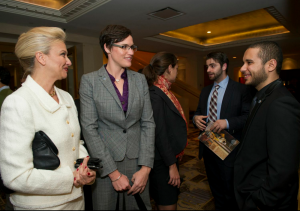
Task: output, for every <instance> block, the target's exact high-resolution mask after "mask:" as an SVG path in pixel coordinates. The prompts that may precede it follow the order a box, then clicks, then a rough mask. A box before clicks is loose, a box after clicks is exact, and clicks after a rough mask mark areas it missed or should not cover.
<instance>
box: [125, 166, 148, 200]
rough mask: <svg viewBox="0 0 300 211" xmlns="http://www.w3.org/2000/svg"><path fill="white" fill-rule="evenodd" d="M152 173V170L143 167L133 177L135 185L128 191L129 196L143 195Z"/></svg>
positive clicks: (132, 180)
mask: <svg viewBox="0 0 300 211" xmlns="http://www.w3.org/2000/svg"><path fill="white" fill-rule="evenodd" d="M150 171H151V168H149V167H147V166H142V168H141V169H140V170H139V171H137V172H136V173H135V174H134V175H133V176H132V179H131V182H132V183H133V185H132V187H131V189H130V190H129V191H128V193H127V194H128V195H129V194H132V195H134V194H136V193H142V192H143V191H144V190H145V187H146V184H147V181H148V177H149V173H150Z"/></svg>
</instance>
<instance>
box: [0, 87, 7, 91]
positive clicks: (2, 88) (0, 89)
mask: <svg viewBox="0 0 300 211" xmlns="http://www.w3.org/2000/svg"><path fill="white" fill-rule="evenodd" d="M4 89H9V86H3V87H1V88H0V92H1V91H2V90H4Z"/></svg>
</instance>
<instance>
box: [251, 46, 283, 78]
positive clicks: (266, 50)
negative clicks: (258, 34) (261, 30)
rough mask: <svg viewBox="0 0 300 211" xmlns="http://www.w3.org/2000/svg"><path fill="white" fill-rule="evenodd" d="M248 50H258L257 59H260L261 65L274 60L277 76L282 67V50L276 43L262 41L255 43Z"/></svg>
mask: <svg viewBox="0 0 300 211" xmlns="http://www.w3.org/2000/svg"><path fill="white" fill-rule="evenodd" d="M249 48H259V52H258V55H257V56H258V58H260V59H261V61H262V64H263V65H264V64H266V63H267V62H268V61H270V60H271V59H275V60H276V62H277V66H276V72H277V74H278V75H279V74H280V71H281V67H282V61H283V56H282V50H281V48H280V47H279V45H278V44H277V43H276V42H273V41H262V42H257V43H254V44H252V45H250V46H249V47H248V49H249Z"/></svg>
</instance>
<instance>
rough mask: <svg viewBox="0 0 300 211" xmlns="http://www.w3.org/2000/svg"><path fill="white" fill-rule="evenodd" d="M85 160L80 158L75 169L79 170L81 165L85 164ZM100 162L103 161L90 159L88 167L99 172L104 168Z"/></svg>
mask: <svg viewBox="0 0 300 211" xmlns="http://www.w3.org/2000/svg"><path fill="white" fill-rule="evenodd" d="M83 159H84V158H79V159H77V160H76V164H75V168H78V167H79V166H80V164H81V163H82V162H83ZM100 162H101V160H100V159H99V158H90V159H89V161H88V164H87V166H88V167H89V168H90V169H93V170H98V169H100V168H102V167H103V166H101V164H100Z"/></svg>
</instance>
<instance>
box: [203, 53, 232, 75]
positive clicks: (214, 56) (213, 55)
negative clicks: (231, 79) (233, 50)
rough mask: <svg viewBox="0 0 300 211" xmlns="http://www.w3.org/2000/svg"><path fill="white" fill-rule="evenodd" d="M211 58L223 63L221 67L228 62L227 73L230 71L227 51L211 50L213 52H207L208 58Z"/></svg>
mask: <svg viewBox="0 0 300 211" xmlns="http://www.w3.org/2000/svg"><path fill="white" fill-rule="evenodd" d="M209 59H213V60H215V61H216V62H218V63H219V64H220V65H221V68H222V67H223V65H224V64H225V63H226V64H227V67H226V73H227V72H228V66H229V60H228V58H227V55H226V54H225V53H223V52H211V53H209V54H207V56H206V60H209Z"/></svg>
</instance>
